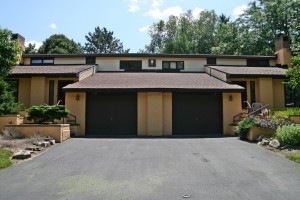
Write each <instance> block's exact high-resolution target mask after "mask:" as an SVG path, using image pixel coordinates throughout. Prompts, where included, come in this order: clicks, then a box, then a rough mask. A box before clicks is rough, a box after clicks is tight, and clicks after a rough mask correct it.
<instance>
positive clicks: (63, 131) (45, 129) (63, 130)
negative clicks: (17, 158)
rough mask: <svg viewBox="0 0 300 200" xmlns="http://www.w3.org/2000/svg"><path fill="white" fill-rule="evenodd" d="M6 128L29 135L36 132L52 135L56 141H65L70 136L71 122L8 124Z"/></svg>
mask: <svg viewBox="0 0 300 200" xmlns="http://www.w3.org/2000/svg"><path fill="white" fill-rule="evenodd" d="M5 129H7V130H13V131H18V132H20V133H21V134H22V135H24V136H27V137H29V136H33V135H34V134H37V135H42V136H51V137H53V138H54V139H55V141H56V142H63V141H65V140H67V139H69V138H70V125H69V124H49V125H45V124H20V125H15V124H7V125H6V126H5Z"/></svg>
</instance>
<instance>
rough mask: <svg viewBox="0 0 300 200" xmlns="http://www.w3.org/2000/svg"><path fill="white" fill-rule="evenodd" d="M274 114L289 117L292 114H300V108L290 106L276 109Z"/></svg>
mask: <svg viewBox="0 0 300 200" xmlns="http://www.w3.org/2000/svg"><path fill="white" fill-rule="evenodd" d="M273 115H274V116H283V117H288V116H290V115H300V108H288V109H286V110H283V111H275V112H274V113H273Z"/></svg>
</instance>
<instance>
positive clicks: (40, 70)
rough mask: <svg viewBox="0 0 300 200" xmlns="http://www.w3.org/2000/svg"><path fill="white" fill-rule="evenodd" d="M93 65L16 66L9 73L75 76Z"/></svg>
mask: <svg viewBox="0 0 300 200" xmlns="http://www.w3.org/2000/svg"><path fill="white" fill-rule="evenodd" d="M91 67H94V66H93V65H43V66H39V65H30V66H26V65H24V66H16V67H14V69H13V70H12V71H11V75H32V74H34V75H47V74H48V75H49V74H51V75H53V74H55V75H63V74H68V75H70V74H73V75H77V74H78V73H80V72H81V71H84V70H87V69H89V68H91Z"/></svg>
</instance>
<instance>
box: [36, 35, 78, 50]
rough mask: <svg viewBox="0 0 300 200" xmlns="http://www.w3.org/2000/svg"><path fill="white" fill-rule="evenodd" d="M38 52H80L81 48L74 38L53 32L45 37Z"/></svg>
mask: <svg viewBox="0 0 300 200" xmlns="http://www.w3.org/2000/svg"><path fill="white" fill-rule="evenodd" d="M38 53H40V54H80V53H83V51H82V49H81V48H80V46H79V45H78V44H76V42H74V40H70V39H69V38H67V37H66V36H65V35H63V34H54V35H51V36H50V37H49V38H47V39H46V40H45V41H44V42H43V44H42V46H41V47H40V48H39V50H38Z"/></svg>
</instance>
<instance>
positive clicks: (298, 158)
mask: <svg viewBox="0 0 300 200" xmlns="http://www.w3.org/2000/svg"><path fill="white" fill-rule="evenodd" d="M286 157H287V158H288V159H290V160H292V161H294V162H296V163H299V164H300V153H294V154H289V155H286Z"/></svg>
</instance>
